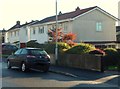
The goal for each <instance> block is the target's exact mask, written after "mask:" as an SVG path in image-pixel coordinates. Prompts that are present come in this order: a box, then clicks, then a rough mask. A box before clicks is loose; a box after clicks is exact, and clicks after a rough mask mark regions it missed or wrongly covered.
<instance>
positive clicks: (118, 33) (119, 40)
mask: <svg viewBox="0 0 120 89" xmlns="http://www.w3.org/2000/svg"><path fill="white" fill-rule="evenodd" d="M116 37H117V43H118V48H119V49H120V26H117V27H116Z"/></svg>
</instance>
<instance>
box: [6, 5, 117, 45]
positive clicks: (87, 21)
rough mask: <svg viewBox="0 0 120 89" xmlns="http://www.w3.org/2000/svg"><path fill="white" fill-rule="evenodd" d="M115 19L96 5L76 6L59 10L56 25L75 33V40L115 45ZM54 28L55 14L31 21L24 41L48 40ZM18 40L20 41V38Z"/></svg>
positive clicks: (42, 41)
mask: <svg viewBox="0 0 120 89" xmlns="http://www.w3.org/2000/svg"><path fill="white" fill-rule="evenodd" d="M116 20H117V18H116V17H114V16H113V15H111V14H109V13H108V12H106V11H104V10H103V9H101V8H99V7H97V6H94V7H89V8H85V9H80V8H79V7H77V8H76V9H75V10H74V11H72V12H67V13H62V12H60V13H59V14H58V27H59V28H62V29H63V30H62V31H63V32H64V33H68V32H72V33H75V34H76V35H77V39H76V40H75V41H76V42H86V43H92V44H95V45H96V46H101V45H103V46H106V45H107V46H115V45H116V44H115V43H116V24H115V23H116ZM55 28H56V16H50V17H47V18H44V19H42V20H40V21H36V22H34V23H31V24H29V25H27V27H26V30H27V34H26V36H27V37H28V38H29V39H26V41H24V42H27V41H28V40H37V41H38V42H39V43H45V42H47V41H49V36H48V30H53V29H55ZM23 29H24V30H22V31H25V28H23ZM9 32H10V31H9V30H8V34H9V36H8V38H9V39H10V38H11V36H12V35H10V33H9ZM24 34H25V33H24ZM22 35H23V34H20V33H19V36H21V38H22V37H24V36H22ZM14 39H15V38H14ZM24 39H25V37H24ZM18 41H20V42H21V39H19V40H18ZM9 42H10V43H13V40H9Z"/></svg>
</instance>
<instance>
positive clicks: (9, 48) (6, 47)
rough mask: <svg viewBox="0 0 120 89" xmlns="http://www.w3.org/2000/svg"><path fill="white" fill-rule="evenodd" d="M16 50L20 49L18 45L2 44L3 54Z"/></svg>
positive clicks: (9, 53)
mask: <svg viewBox="0 0 120 89" xmlns="http://www.w3.org/2000/svg"><path fill="white" fill-rule="evenodd" d="M16 50H18V47H16V46H15V45H12V44H2V54H3V55H11V54H12V53H14V52H15V51H16Z"/></svg>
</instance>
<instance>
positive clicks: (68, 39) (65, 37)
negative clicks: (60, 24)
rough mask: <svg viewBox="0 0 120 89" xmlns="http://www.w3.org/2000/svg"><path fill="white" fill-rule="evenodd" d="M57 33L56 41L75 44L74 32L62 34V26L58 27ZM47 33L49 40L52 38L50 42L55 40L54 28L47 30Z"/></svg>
mask: <svg viewBox="0 0 120 89" xmlns="http://www.w3.org/2000/svg"><path fill="white" fill-rule="evenodd" d="M57 33H58V34H57V39H58V42H65V43H67V44H69V45H70V46H74V45H76V43H75V42H74V40H75V39H76V34H74V33H72V32H70V33H67V34H64V33H63V32H62V28H59V29H58V31H57ZM48 35H49V37H50V40H52V42H55V41H56V31H55V30H48Z"/></svg>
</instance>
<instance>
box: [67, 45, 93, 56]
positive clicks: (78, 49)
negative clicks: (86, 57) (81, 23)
mask: <svg viewBox="0 0 120 89" xmlns="http://www.w3.org/2000/svg"><path fill="white" fill-rule="evenodd" d="M94 49H95V47H94V46H93V45H90V44H84V43H80V44H78V45H77V46H74V47H72V48H70V49H68V50H66V51H65V53H69V54H85V53H88V52H90V51H92V50H94Z"/></svg>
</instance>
